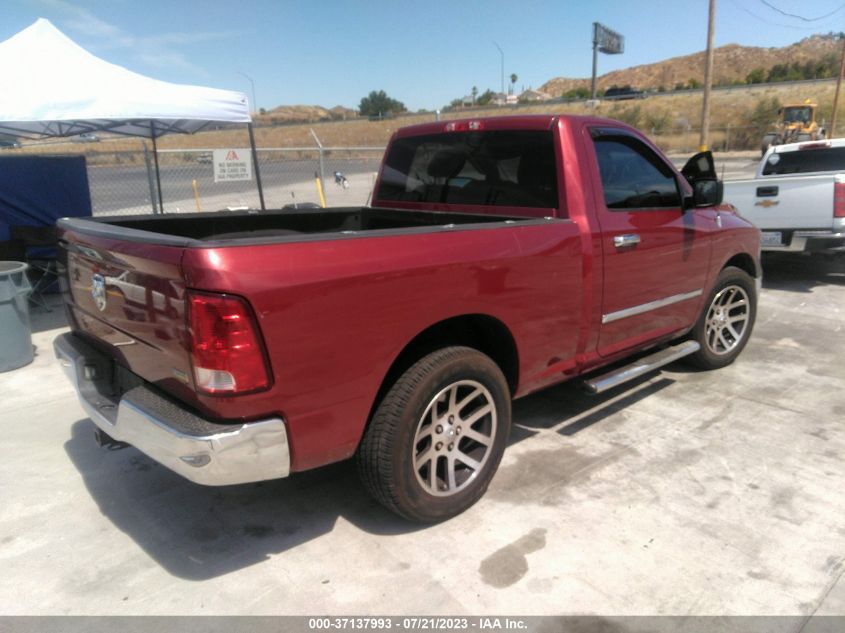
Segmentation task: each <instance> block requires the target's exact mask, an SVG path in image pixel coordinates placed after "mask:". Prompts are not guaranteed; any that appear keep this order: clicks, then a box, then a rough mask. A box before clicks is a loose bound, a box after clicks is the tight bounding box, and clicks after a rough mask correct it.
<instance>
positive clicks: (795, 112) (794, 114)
mask: <svg viewBox="0 0 845 633" xmlns="http://www.w3.org/2000/svg"><path fill="white" fill-rule="evenodd" d="M810 120H811V110H810V108H808V107H799V108H784V109H783V121H784V123H809V122H810Z"/></svg>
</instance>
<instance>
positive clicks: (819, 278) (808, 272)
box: [762, 253, 845, 292]
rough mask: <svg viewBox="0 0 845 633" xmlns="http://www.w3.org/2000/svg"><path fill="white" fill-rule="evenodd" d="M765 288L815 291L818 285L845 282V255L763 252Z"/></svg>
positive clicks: (843, 283) (841, 284)
mask: <svg viewBox="0 0 845 633" xmlns="http://www.w3.org/2000/svg"><path fill="white" fill-rule="evenodd" d="M762 264H763V288H766V289H771V290H786V291H789V292H812V291H813V288H815V287H816V286H821V285H826V284H835V285H839V286H843V285H845V255H839V256H837V257H826V256H823V255H814V256H811V257H807V256H806V255H795V254H789V253H764V254H763V260H762Z"/></svg>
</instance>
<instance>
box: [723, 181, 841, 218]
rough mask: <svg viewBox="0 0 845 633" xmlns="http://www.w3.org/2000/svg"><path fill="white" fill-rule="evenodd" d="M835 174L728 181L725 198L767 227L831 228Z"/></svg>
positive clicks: (748, 216)
mask: <svg viewBox="0 0 845 633" xmlns="http://www.w3.org/2000/svg"><path fill="white" fill-rule="evenodd" d="M833 181H834V176H833V175H831V174H825V175H820V176H778V177H772V178H758V179H756V180H736V181H733V182H726V183H725V202H729V203H731V204H732V205H734V206H735V207H736V208H737V209H739V212H740V214H741V215H742V216H743V217H744V218H746V219H748V220H750V221H751V222H753V223H754V224H756V225H757V226H758V227H759V228H761V229H763V230H766V229H830V227H831V226H832V224H833Z"/></svg>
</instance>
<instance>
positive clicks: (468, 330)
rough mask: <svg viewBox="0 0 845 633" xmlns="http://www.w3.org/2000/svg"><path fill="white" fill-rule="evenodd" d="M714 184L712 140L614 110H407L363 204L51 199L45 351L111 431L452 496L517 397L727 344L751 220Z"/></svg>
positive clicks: (753, 286) (426, 512) (752, 302)
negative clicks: (240, 206)
mask: <svg viewBox="0 0 845 633" xmlns="http://www.w3.org/2000/svg"><path fill="white" fill-rule="evenodd" d="M721 197H722V196H721V183H720V182H718V180H717V179H716V173H715V169H714V166H713V161H712V156H711V155H710V154H709V153H702V154H699V155H697V156H695V157H694V158H693V159H692V160H691V161H690V163H688V164H687V167H685V168H684V170H683V172H682V173H678V172H677V171H676V170H675V169H674V167H673V166H672V164H671V163H670V162H669V161H668V160H667V159H666V158H664V157H663V156H662V155H661V153H660V152H659V151H658V150H657V149H656V148H655V147H654V146H653V145H652V144H651V143H650V142H649V141H648V140H647V139H645V138H644V137H643V136H642V135H640V134H639V133H638V132H637V131H636V130H634V129H632V128H630V127H628V126H626V125H624V124H622V123H620V122H618V121H612V120H605V119H599V118H587V117H570V116H521V117H502V118H494V119H481V120H466V121H450V122H438V123H430V124H425V125H419V126H414V127H408V128H404V129H401V130H399V131H398V132H397V133H396V134H395V135H394V137H393V139H392V140H391V142H390V145H389V147H388V148H387V150H386V153H385V158H384V161H383V165H382V167H381V170H380V173H379V177H378V180H377V182H376V185H375V190H374V195H373V203H372V206H369V207H359V208H330V209H307V210H305V209H298V210H279V211H273V212H265V213H247V212H220V213H213V214H208V213H206V214H179V215H168V216H137V217H99V218H93V219H84V220H83V219H64V220H61V221H60V223H59V226H60V230H61V231H60V232H61V246H62V247H63V248H62V252H63V265H64V267H65V270H66V272H65V274H64V293H65V301H66V307H67V313H68V317H69V322H70V324H71V332H70V333H69V334H64V335H62V336H60V337H59V338H58V339H57V340H56V342H55V351H56V354H57V356H58V358H59V359H60V361H61V363H62V365H63V366H64V367H65V368H66V371H67V373H68V375H69V376H70V378H71V380H73V382H74V383H75V385H76V387H77V389H78V392H79V395H80V401H81V403H82V406H83V407H84V409H85V411H86V412H87V413H88V415H89V416H90V417H91V419H92V420H93V421H94V423H95V424H96V426H97V427H98V429H99V430H98V432H97V436H98V440H99V441H100V442H101V443H107V444H110V445H112V446H121V445H123V444H124V443H127V444H131V445H134V446H135V447H137V448H138V449H139V450H141V451H143V452H144V453H146V454H147V455H149V456H150V457H152V458H153V459H154V460H156V461H158V462H160V463H161V464H163V465H165V466H167V467H168V468H171V469H172V470H174V471H176V472H177V473H180V474H181V475H183V476H185V477H187V478H188V479H190V480H192V481H195V482H198V483H202V484H208V485H225V484H237V483H244V482H250V481H259V480H264V479H272V478H279V477H285V476H287V475H288V474H290V473H292V472H297V471H303V470H307V469H310V468H315V467H318V466H322V465H324V464H328V463H331V462H335V461H339V460H344V459H347V458H350V457H353V456H356V457H357V460H358V463H359V472H360V474H361V478H362V480H363V482H364V484H365V486H366V487H367V488H368V489H369V491H370V492H371V493H372V494H373V495H374V496H375V497H376V498H377V499H378V500H379V501H381V502H382V503H383V504H384V505H385V506H387V507H388V508H390V509H391V510H393V511H395V512H397V513H399V514H400V515H402V516H404V517H407V518H410V519H413V520H421V521H436V520H441V519H445V518H448V517H450V516H453V515H455V514H457V513H459V512H461V511H463V510H465V509H466V508H468V507H469V506H470V505H472V504H473V503H474V502H475V501H477V500H478V499H479V498H480V497H481V495H482V494H483V493H484V491H485V490H486V488H487V486H488V484H489V482H490V480H491V478H492V477H493V475H494V473H495V471H496V469H497V467H498V465H499V461H500V459H501V456H502V452H503V450H504V447H505V444H506V442H507V439H508V434H509V430H510V423H511V400H512V399H513V398H519V397H521V396H524V395H526V394H529V393H531V392H533V391H536V390H538V389H542V388H544V387H547V386H549V385H552V384H555V383H559V382H561V381H565V380H569V379H572V378H574V377H576V376H581V375H584V374H587V376H586V378H585V383H584V384H585V385H586V387H587V388H589V389H590V390H592V391H594V392H600V391H603V390H605V389H610V388H612V387H614V386H616V385H618V384H620V383H622V382H624V381H625V380H627V379H630V378H633V377H636V376H639V375H642V374H643V373H644V372H647V371H651V370H654V369H656V368H657V367H660V366H661V365H664V364H666V363H668V362H671V361H673V360H675V359H678V358H681V357H683V356H688V357H689V358H690V359H692V360H693V361H695V362H696V363H697V364H698V365H700V366H702V367H704V368H717V367H721V366H724V365H727V364H728V363H730V362H732V361H733V360H734V359H735V358H736V357H737V355H738V354H739V353H740V352H741V350H742V349H743V347H744V346H745V344H746V343H747V342H748V339H749V336H750V335H751V330H752V327H753V324H754V319H755V310H756V304H757V295H758V292H759V282H760V279H761V276H760V275H761V273H760V264H759V251H760V233H759V231H758V230H757V229H756V228H754V227H753V226H752V225H751V224H749V223H748V222H746V221H745V220H743V219H742V218H741V217H739V216H738V215H736V214H735V213H734V212H733V210H732V208H731V207H730V206H729V205H723V204H722V203H721ZM626 357H633V362H629V364H623V363H624V361H623V359H624V358H626ZM620 361H622V362H620ZM600 368H603V369H601V370H600V371H597V370H599V369H600ZM602 372H604V373H602Z"/></svg>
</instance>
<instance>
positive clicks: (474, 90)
mask: <svg viewBox="0 0 845 633" xmlns="http://www.w3.org/2000/svg"><path fill="white" fill-rule="evenodd" d="M476 99H478V86H473V87H472V104H473V105H475V100H476Z"/></svg>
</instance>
